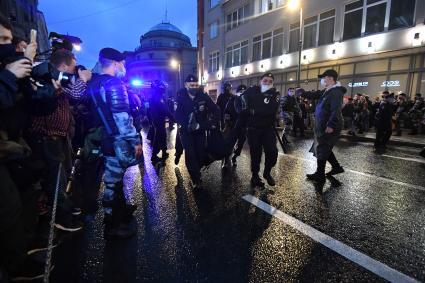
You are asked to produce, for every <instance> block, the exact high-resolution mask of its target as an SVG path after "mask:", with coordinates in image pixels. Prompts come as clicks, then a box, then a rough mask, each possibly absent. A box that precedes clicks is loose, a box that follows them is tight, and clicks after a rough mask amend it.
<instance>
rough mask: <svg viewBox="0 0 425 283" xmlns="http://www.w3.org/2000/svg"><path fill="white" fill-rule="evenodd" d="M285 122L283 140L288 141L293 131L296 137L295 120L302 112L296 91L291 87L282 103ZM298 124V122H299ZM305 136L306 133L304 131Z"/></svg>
mask: <svg viewBox="0 0 425 283" xmlns="http://www.w3.org/2000/svg"><path fill="white" fill-rule="evenodd" d="M280 107H281V111H282V117H283V121H284V123H285V126H284V128H283V133H282V135H283V136H282V140H284V141H285V140H286V137H287V135H288V134H289V132H290V131H292V134H293V136H296V127H295V122H296V121H295V120H296V119H297V118H298V117H300V115H301V113H300V112H301V110H300V107H299V105H298V101H297V98H296V97H295V89H294V88H292V87H290V88H288V92H287V94H286V95H284V96H283V97H282V100H281V101H280ZM297 122H298V121H297ZM302 133H303V134H304V132H303V131H302Z"/></svg>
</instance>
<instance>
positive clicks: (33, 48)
mask: <svg viewBox="0 0 425 283" xmlns="http://www.w3.org/2000/svg"><path fill="white" fill-rule="evenodd" d="M36 54H37V43H35V42H34V43H30V44H28V45H27V47H26V48H25V51H24V56H25V57H27V58H28V59H30V60H31V61H32V62H33V61H34V58H35V55H36Z"/></svg>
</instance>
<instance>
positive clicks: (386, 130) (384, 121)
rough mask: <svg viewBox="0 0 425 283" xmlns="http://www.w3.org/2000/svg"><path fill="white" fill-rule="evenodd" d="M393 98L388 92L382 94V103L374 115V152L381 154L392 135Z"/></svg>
mask: <svg viewBox="0 0 425 283" xmlns="http://www.w3.org/2000/svg"><path fill="white" fill-rule="evenodd" d="M393 103H394V96H393V95H392V94H390V93H389V92H388V91H384V92H383V93H382V101H381V104H380V105H379V108H378V111H377V112H376V115H375V126H376V140H375V152H377V153H382V152H384V151H385V149H386V147H387V143H388V141H389V140H390V137H391V134H392V116H393Z"/></svg>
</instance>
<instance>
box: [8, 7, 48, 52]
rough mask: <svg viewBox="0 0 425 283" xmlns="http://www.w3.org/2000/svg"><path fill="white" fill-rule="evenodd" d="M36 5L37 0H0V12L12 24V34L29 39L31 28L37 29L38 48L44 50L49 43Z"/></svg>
mask: <svg viewBox="0 0 425 283" xmlns="http://www.w3.org/2000/svg"><path fill="white" fill-rule="evenodd" d="M37 7H38V0H2V1H0V12H1V13H2V14H3V16H5V17H6V18H8V19H9V21H10V23H11V24H12V26H13V36H15V37H20V38H23V39H24V40H26V41H29V39H30V31H31V29H35V30H37V31H38V33H37V44H38V50H39V52H44V51H47V50H48V49H49V48H50V45H49V39H48V33H47V27H46V21H45V19H44V15H43V13H42V12H40V11H38V9H37Z"/></svg>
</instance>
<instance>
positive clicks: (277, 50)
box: [272, 28, 283, 57]
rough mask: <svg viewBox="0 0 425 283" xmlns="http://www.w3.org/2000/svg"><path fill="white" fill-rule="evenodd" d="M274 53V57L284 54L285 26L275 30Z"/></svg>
mask: <svg viewBox="0 0 425 283" xmlns="http://www.w3.org/2000/svg"><path fill="white" fill-rule="evenodd" d="M272 49H273V53H272V57H276V56H280V55H282V54H283V28H280V29H277V30H274V31H273V48H272Z"/></svg>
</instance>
